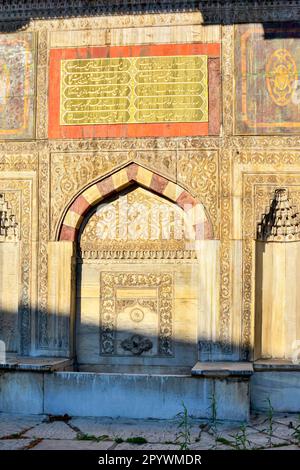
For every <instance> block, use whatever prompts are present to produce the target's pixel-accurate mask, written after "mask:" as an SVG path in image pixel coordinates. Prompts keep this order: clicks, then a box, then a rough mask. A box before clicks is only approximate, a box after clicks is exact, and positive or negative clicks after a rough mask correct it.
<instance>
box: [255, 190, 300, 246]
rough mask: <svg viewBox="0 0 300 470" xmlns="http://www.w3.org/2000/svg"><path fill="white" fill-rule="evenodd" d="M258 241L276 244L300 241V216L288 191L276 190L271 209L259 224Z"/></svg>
mask: <svg viewBox="0 0 300 470" xmlns="http://www.w3.org/2000/svg"><path fill="white" fill-rule="evenodd" d="M257 239H258V240H263V241H274V242H278V241H282V242H290V241H295V240H300V215H299V213H298V212H296V210H295V207H294V206H293V205H292V204H291V201H290V199H289V197H288V191H287V189H285V188H278V189H276V190H275V194H274V198H273V199H272V200H271V204H270V208H269V210H268V212H267V213H265V214H263V216H262V221H261V222H260V223H259V224H258V227H257Z"/></svg>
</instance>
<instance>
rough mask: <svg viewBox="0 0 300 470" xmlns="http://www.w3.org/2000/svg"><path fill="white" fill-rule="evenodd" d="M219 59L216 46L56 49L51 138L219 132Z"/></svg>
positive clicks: (52, 64)
mask: <svg viewBox="0 0 300 470" xmlns="http://www.w3.org/2000/svg"><path fill="white" fill-rule="evenodd" d="M219 54H220V47H219V44H211V43H209V44H183V45H182V44H181V45H178V44H173V45H172V44H168V45H152V46H144V47H142V46H132V47H128V46H120V47H99V48H96V47H93V48H82V49H73V48H68V49H52V50H51V53H50V83H49V102H51V106H49V137H53V138H56V137H59V138H87V137H147V136H179V135H208V134H215V133H218V132H219V115H218V113H217V110H218V107H219ZM210 83H211V84H212V86H213V88H214V90H212V93H211V94H212V97H213V98H214V106H213V108H214V109H213V110H212V114H211V112H210V105H209V104H210V103H209V99H210V98H209V97H210V95H209V87H210ZM216 96H217V97H218V99H217V100H216Z"/></svg>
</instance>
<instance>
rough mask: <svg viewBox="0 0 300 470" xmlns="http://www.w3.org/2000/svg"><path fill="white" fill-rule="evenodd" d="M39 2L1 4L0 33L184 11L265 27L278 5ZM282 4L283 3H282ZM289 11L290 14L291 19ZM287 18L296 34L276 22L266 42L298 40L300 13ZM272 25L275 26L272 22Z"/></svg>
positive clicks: (208, 21)
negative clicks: (44, 23) (58, 22)
mask: <svg viewBox="0 0 300 470" xmlns="http://www.w3.org/2000/svg"><path fill="white" fill-rule="evenodd" d="M42 3H43V4H42V6H41V2H40V1H39V0H32V1H31V2H30V8H28V7H27V8H26V6H27V5H25V4H27V1H25V2H24V0H23V1H22V0H19V1H16V2H14V4H13V5H12V4H11V3H10V2H8V4H7V6H5V5H3V6H1V5H0V17H1V20H0V32H13V31H19V30H22V29H26V27H27V26H28V24H29V23H30V21H31V20H45V19H46V20H47V19H49V20H51V19H60V18H76V17H95V16H105V15H128V14H131V15H139V14H152V15H157V14H163V13H184V12H197V11H199V12H200V13H201V16H202V18H203V25H204V26H205V25H213V24H222V25H231V24H243V23H245V24H246V23H256V24H257V23H261V24H263V25H264V23H265V24H266V26H268V23H267V22H266V21H267V20H268V21H270V20H272V13H273V11H272V10H274V12H275V13H276V12H277V10H278V8H280V7H278V5H276V2H271V1H270V2H268V1H265V2H264V3H265V5H262V2H259V1H257V2H256V1H255V2H254V1H253V0H244V1H243V2H239V3H240V4H237V3H236V2H235V1H232V2H230V1H227V2H220V1H217V0H215V1H214V0H212V1H207V0H203V1H200V2H199V1H196V0H185V1H182V0H170V1H168V0H165V1H161V2H160V1H157V0H148V1H145V2H141V0H130V2H129V1H122V0H110V1H109V2H108V1H107V0H98V1H90V0H85V1H84V0H81V1H79V0H75V1H73V2H72V3H71V2H70V4H69V5H68V6H67V7H66V6H65V2H62V1H61V0H48V1H45V2H42ZM282 4H284V2H282ZM291 10H293V15H292V16H291ZM286 15H288V17H286V18H285V17H284V15H283V14H282V15H281V16H279V15H277V16H279V18H280V19H281V18H282V20H283V21H284V20H285V21H290V20H292V21H293V22H294V23H295V26H296V28H295V31H293V28H292V29H290V30H289V31H280V32H278V31H277V29H278V28H280V26H282V25H283V24H284V23H283V22H280V23H279V22H277V23H276V25H277V27H276V28H274V31H273V32H269V31H268V32H267V33H266V36H265V37H266V39H275V38H293V37H299V32H297V31H296V29H297V20H298V21H299V19H300V10H296V9H295V8H294V9H293V6H291V7H290V8H289V12H288V13H286ZM272 24H273V25H274V24H275V23H272Z"/></svg>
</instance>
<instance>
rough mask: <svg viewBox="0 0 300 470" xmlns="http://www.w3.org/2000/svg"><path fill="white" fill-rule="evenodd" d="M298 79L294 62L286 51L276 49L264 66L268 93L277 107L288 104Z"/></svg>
mask: <svg viewBox="0 0 300 470" xmlns="http://www.w3.org/2000/svg"><path fill="white" fill-rule="evenodd" d="M297 78H298V74H297V66H296V62H295V60H294V58H293V56H292V54H291V53H290V52H289V51H288V50H287V49H277V50H276V51H274V52H273V54H271V56H270V57H269V60H268V62H267V65H266V82H267V88H268V92H269V94H270V96H271V98H272V100H273V101H274V103H276V104H277V105H278V106H286V105H287V104H289V102H290V100H291V98H292V95H293V92H294V84H295V81H296V80H297Z"/></svg>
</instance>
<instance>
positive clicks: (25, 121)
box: [0, 33, 35, 139]
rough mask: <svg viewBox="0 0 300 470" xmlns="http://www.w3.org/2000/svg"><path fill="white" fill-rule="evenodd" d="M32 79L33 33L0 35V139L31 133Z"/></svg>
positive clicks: (32, 133) (32, 132)
mask: <svg viewBox="0 0 300 470" xmlns="http://www.w3.org/2000/svg"><path fill="white" fill-rule="evenodd" d="M34 81H35V38H34V35H33V34H32V33H19V34H10V35H4V34H3V35H0V139H24V138H25V139H26V138H32V137H34V93H35V85H34Z"/></svg>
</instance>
